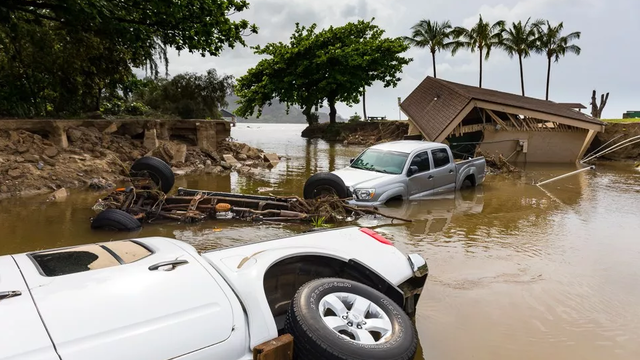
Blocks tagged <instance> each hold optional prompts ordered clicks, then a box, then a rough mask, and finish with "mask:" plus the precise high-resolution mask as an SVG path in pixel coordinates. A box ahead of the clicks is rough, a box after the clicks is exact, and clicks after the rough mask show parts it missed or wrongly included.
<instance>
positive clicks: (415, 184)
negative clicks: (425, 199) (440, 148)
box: [407, 151, 433, 198]
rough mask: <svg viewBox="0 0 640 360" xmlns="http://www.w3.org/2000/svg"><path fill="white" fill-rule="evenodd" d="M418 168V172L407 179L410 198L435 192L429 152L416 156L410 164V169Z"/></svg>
mask: <svg viewBox="0 0 640 360" xmlns="http://www.w3.org/2000/svg"><path fill="white" fill-rule="evenodd" d="M411 166H416V167H417V168H418V172H417V173H415V174H413V175H411V176H409V178H408V179H407V184H408V186H407V187H408V189H407V190H408V192H409V197H410V198H411V197H414V198H415V197H420V196H424V195H426V194H428V193H429V192H430V191H431V190H433V175H432V174H431V163H430V162H429V152H428V151H423V152H419V153H417V154H415V155H414V156H413V158H412V159H411V162H410V163H409V167H411Z"/></svg>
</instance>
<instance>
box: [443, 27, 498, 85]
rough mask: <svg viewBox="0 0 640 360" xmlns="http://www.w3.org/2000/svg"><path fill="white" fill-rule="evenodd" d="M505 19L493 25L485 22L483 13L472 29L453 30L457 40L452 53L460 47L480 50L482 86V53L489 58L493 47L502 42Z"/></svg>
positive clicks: (473, 50)
mask: <svg viewBox="0 0 640 360" xmlns="http://www.w3.org/2000/svg"><path fill="white" fill-rule="evenodd" d="M504 24H505V22H504V20H499V21H496V22H495V23H494V24H493V25H492V24H490V23H488V22H484V21H483V20H482V15H480V20H479V21H478V23H477V24H475V25H474V26H473V27H472V28H471V29H465V28H463V27H456V28H455V29H454V30H453V34H454V37H455V38H456V39H458V40H456V41H455V43H454V45H453V47H452V49H451V53H452V54H453V55H455V54H456V52H458V50H460V49H469V50H471V52H472V53H473V52H475V51H476V50H478V51H479V52H480V83H479V85H478V86H479V87H482V59H483V58H482V54H483V52H484V53H485V56H484V60H489V55H490V54H491V49H492V48H494V47H497V46H499V45H500V44H501V43H502V33H503V32H504Z"/></svg>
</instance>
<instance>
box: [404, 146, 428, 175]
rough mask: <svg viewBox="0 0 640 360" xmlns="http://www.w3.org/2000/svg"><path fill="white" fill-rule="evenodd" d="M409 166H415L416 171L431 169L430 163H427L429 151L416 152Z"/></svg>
mask: <svg viewBox="0 0 640 360" xmlns="http://www.w3.org/2000/svg"><path fill="white" fill-rule="evenodd" d="M409 166H417V167H418V173H421V172H425V171H429V170H431V165H430V164H429V152H428V151H424V152H421V153H418V154H416V156H414V157H413V159H412V160H411V165H409Z"/></svg>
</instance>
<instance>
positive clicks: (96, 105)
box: [93, 88, 102, 111]
mask: <svg viewBox="0 0 640 360" xmlns="http://www.w3.org/2000/svg"><path fill="white" fill-rule="evenodd" d="M100 98H102V88H98V96H96V104H95V109H94V110H93V111H100Z"/></svg>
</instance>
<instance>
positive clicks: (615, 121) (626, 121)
mask: <svg viewBox="0 0 640 360" xmlns="http://www.w3.org/2000/svg"><path fill="white" fill-rule="evenodd" d="M600 120H602V121H604V122H606V123H611V124H633V123H640V118H632V119H600Z"/></svg>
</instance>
